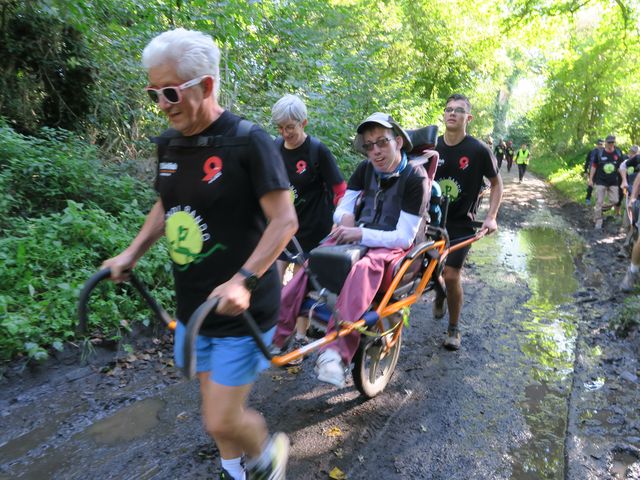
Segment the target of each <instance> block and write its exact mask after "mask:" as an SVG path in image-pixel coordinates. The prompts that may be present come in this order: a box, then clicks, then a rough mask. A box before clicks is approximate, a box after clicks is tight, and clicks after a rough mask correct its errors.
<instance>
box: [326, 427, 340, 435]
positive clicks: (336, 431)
mask: <svg viewBox="0 0 640 480" xmlns="http://www.w3.org/2000/svg"><path fill="white" fill-rule="evenodd" d="M322 434H323V435H324V436H325V437H341V436H342V430H340V427H331V428H327V429H325V430H324V432H322Z"/></svg>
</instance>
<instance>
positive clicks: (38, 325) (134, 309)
mask: <svg viewBox="0 0 640 480" xmlns="http://www.w3.org/2000/svg"><path fill="white" fill-rule="evenodd" d="M0 152H1V153H0V159H1V160H0V166H1V167H2V174H0V186H2V188H3V192H6V194H5V195H3V197H2V200H0V213H1V218H2V228H1V233H0V352H1V353H0V361H4V360H8V359H10V358H12V357H14V356H15V355H17V354H25V355H27V356H29V357H30V358H32V359H34V360H39V359H43V358H46V355H47V350H48V349H49V348H54V349H60V348H62V345H63V343H64V342H65V341H68V340H72V339H73V338H74V336H75V333H74V328H75V324H76V321H77V320H76V309H77V300H78V293H79V290H80V289H81V287H82V285H83V284H84V282H85V281H86V280H87V279H88V278H89V277H90V276H91V275H92V274H93V273H95V272H96V271H97V269H98V268H99V266H100V264H101V263H102V261H103V260H105V259H106V258H109V257H111V256H113V255H114V254H116V253H118V252H119V251H121V250H122V249H124V248H125V247H126V246H127V245H128V244H129V242H130V241H131V239H132V237H133V235H134V234H135V232H136V231H137V230H138V229H139V228H140V226H141V225H142V222H143V220H144V215H145V212H146V211H148V209H149V206H150V202H151V200H152V199H153V197H154V195H153V193H152V191H151V189H150V188H149V187H147V186H145V185H144V184H142V183H141V182H139V181H136V180H134V179H132V178H130V177H128V176H118V175H116V174H115V173H116V172H114V171H112V169H106V168H104V167H102V166H101V164H100V162H98V161H97V160H96V159H95V157H93V156H92V155H95V151H94V150H93V149H92V148H89V147H87V146H86V145H85V144H84V143H82V142H81V141H79V140H77V139H75V140H74V139H73V138H72V137H71V136H70V135H69V134H68V133H65V132H60V131H51V130H49V131H45V132H44V134H43V135H42V138H37V139H36V138H32V137H26V136H23V135H19V134H16V133H15V132H13V131H12V130H11V129H10V128H8V127H6V126H4V127H0ZM83 199H84V200H85V201H84V202H82V200H83ZM166 258H167V252H166V248H165V247H164V246H163V245H160V246H158V247H156V248H154V249H153V250H151V251H150V252H149V253H148V254H147V255H146V256H145V257H144V259H143V260H142V261H141V262H140V264H139V265H140V268H139V276H140V277H141V278H142V280H143V281H145V282H146V283H147V284H148V285H151V286H152V288H153V287H155V288H153V290H154V294H155V295H156V296H157V297H158V298H159V300H160V302H161V303H165V304H170V303H171V302H170V299H171V296H172V293H171V292H172V290H171V285H172V279H171V275H170V271H169V264H168V262H167V261H166ZM124 290H126V287H113V286H111V287H102V288H101V289H100V291H99V292H96V295H95V296H94V297H95V298H94V301H92V304H91V310H92V312H93V314H92V317H91V318H92V319H95V320H96V323H95V324H92V325H91V326H92V328H93V329H95V330H97V331H99V332H101V334H103V335H107V336H110V337H113V336H117V335H119V331H120V330H121V328H122V323H121V322H122V321H123V320H126V321H128V322H131V321H142V320H143V319H145V318H147V317H148V316H149V311H148V308H147V307H146V305H143V304H142V302H141V301H140V299H138V297H137V294H136V293H135V292H133V295H126V294H125V295H122V293H123V291H124Z"/></svg>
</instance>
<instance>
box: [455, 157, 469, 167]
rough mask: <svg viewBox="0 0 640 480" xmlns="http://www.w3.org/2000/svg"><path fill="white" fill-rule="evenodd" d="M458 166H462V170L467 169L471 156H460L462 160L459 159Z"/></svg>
mask: <svg viewBox="0 0 640 480" xmlns="http://www.w3.org/2000/svg"><path fill="white" fill-rule="evenodd" d="M458 166H459V167H460V170H466V168H467V167H468V166H469V157H460V160H458Z"/></svg>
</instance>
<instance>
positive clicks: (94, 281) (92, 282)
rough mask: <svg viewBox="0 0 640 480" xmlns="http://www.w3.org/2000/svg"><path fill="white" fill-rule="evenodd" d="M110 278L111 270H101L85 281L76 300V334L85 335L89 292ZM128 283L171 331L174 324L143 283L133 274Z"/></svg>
mask: <svg viewBox="0 0 640 480" xmlns="http://www.w3.org/2000/svg"><path fill="white" fill-rule="evenodd" d="M110 277H111V269H110V268H103V269H102V270H100V271H99V272H97V273H95V274H94V275H92V276H91V277H90V278H89V280H87V281H86V283H85V284H84V287H83V288H82V291H81V292H80V298H79V299H78V329H77V331H78V333H79V334H81V335H84V334H86V333H87V325H88V323H89V321H88V307H87V305H88V303H89V297H90V296H91V292H93V289H94V288H96V286H97V285H98V283H100V282H101V281H102V280H105V279H107V278H110ZM129 281H130V282H131V284H132V285H133V286H134V287H135V288H136V290H138V291H139V292H140V294H141V295H142V298H144V299H145V301H146V302H147V305H149V308H151V310H152V311H153V313H154V314H155V315H156V317H157V318H158V319H159V320H161V321H162V322H164V323H165V324H166V325H167V326H168V327H169V328H171V329H172V330H173V329H175V325H176V322H175V320H173V319H172V318H171V316H170V315H169V314H168V313H167V312H166V310H165V309H164V308H162V306H161V305H160V304H159V303H158V302H157V301H156V299H155V298H153V297H152V296H151V294H150V293H149V291H148V290H147V288H146V287H145V285H144V283H142V281H140V280H139V279H138V277H136V276H135V275H134V274H133V273H131V274H130V275H129Z"/></svg>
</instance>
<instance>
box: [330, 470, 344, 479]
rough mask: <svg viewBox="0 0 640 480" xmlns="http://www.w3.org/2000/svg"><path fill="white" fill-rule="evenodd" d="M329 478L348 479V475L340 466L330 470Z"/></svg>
mask: <svg viewBox="0 0 640 480" xmlns="http://www.w3.org/2000/svg"><path fill="white" fill-rule="evenodd" d="M329 478H332V479H333V480H347V475H346V474H345V473H344V472H343V471H342V470H340V469H339V468H338V467H334V469H333V470H331V471H330V472H329Z"/></svg>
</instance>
